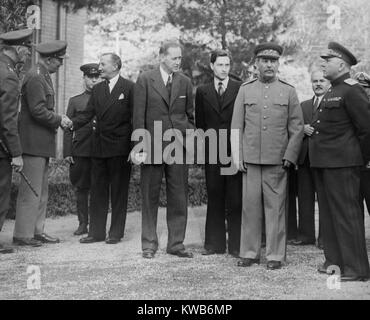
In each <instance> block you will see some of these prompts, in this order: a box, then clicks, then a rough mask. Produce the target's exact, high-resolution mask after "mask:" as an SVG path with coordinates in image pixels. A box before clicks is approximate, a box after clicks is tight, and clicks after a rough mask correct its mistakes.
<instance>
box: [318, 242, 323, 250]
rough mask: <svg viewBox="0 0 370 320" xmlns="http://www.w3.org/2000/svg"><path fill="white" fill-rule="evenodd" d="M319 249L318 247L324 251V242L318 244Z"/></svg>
mask: <svg viewBox="0 0 370 320" xmlns="http://www.w3.org/2000/svg"><path fill="white" fill-rule="evenodd" d="M317 247H318V248H319V249H320V250H324V245H323V244H322V242H318V243H317Z"/></svg>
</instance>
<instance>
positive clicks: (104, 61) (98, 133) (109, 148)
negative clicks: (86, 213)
mask: <svg viewBox="0 0 370 320" xmlns="http://www.w3.org/2000/svg"><path fill="white" fill-rule="evenodd" d="M121 67H122V62H121V59H120V57H119V56H117V55H116V54H114V53H107V54H103V55H102V56H101V58H100V63H99V71H100V76H101V78H102V79H104V80H105V81H102V82H100V83H98V84H97V85H96V86H94V88H93V90H92V93H91V98H90V100H89V102H88V104H87V107H86V109H85V110H84V111H82V112H81V113H80V114H78V115H77V116H76V117H74V118H73V119H72V121H73V130H78V129H79V128H81V127H82V126H84V125H86V124H87V123H89V122H90V121H91V120H92V119H93V118H94V116H96V130H95V133H94V138H93V139H94V142H93V151H92V167H91V172H92V177H91V196H90V227H89V234H88V236H87V237H85V238H82V239H81V240H80V242H81V243H92V242H97V241H104V240H105V239H106V223H107V215H108V208H109V194H110V199H111V207H112V217H111V225H110V230H109V234H108V237H107V239H106V241H105V242H106V243H108V244H116V243H118V242H119V241H120V240H121V239H122V238H123V234H124V230H125V223H126V213H127V199H128V187H129V182H130V173H131V165H130V163H129V162H128V161H127V160H128V155H129V154H130V151H131V141H130V138H131V132H132V124H131V123H132V106H133V87H134V83H133V82H131V81H129V80H127V79H124V78H122V77H121V76H120V74H119V72H120V70H121Z"/></svg>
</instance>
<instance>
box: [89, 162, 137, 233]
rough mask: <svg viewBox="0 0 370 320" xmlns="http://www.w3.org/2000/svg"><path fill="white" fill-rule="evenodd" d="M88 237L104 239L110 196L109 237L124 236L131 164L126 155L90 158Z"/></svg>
mask: <svg viewBox="0 0 370 320" xmlns="http://www.w3.org/2000/svg"><path fill="white" fill-rule="evenodd" d="M91 172H92V175H91V195H90V228H89V236H90V237H93V238H95V239H97V240H104V239H105V235H106V223H107V214H108V208H109V195H110V200H111V207H112V217H111V225H110V230H109V234H108V237H109V238H115V239H121V238H123V234H124V230H125V223H126V212H127V199H128V188H129V182H130V173H131V165H130V164H129V163H128V162H127V156H120V157H112V158H92V165H91Z"/></svg>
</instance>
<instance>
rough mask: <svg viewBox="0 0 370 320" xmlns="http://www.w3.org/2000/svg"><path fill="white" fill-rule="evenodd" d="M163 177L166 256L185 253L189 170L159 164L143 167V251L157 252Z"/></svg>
mask: <svg viewBox="0 0 370 320" xmlns="http://www.w3.org/2000/svg"><path fill="white" fill-rule="evenodd" d="M163 173H164V175H165V179H166V194H167V228H168V240H167V252H175V251H178V250H182V249H184V244H183V242H184V238H185V230H186V223H187V215H188V166H187V165H184V164H171V165H168V164H159V165H142V166H141V192H142V234H141V243H142V249H143V251H145V250H152V251H154V252H155V251H157V249H158V237H157V216H158V206H159V194H160V189H161V184H162V177H163Z"/></svg>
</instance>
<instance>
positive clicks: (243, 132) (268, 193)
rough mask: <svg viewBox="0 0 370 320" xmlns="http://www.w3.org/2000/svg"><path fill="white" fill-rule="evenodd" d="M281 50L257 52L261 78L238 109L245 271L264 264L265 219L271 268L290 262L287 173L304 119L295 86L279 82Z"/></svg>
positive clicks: (234, 142) (243, 91)
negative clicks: (288, 248) (262, 251)
mask: <svg viewBox="0 0 370 320" xmlns="http://www.w3.org/2000/svg"><path fill="white" fill-rule="evenodd" d="M282 51H283V48H282V47H281V46H279V45H277V44H273V43H264V44H261V45H258V46H257V47H256V49H255V55H256V65H257V68H258V70H259V77H258V79H254V80H251V81H249V82H246V83H244V84H243V85H242V86H241V87H240V90H239V93H238V96H237V98H236V101H235V106H234V113H233V117H232V123H231V128H232V129H236V130H235V131H234V132H232V138H231V146H232V153H233V159H234V162H235V164H236V166H237V167H238V168H239V170H241V171H243V172H244V174H243V210H242V230H241V238H240V257H241V260H240V261H238V266H241V267H249V266H251V265H252V264H254V263H259V261H260V253H261V233H262V232H261V231H262V217H263V215H265V221H266V257H267V260H268V262H267V268H268V269H278V268H280V267H281V263H282V261H284V259H285V251H286V191H287V176H288V172H287V171H288V169H289V167H291V166H292V165H295V164H296V161H297V158H298V154H299V150H300V146H301V143H302V138H303V116H302V110H301V107H300V104H299V101H298V97H297V94H296V91H295V89H294V87H293V86H291V85H289V84H287V83H286V82H284V81H282V80H280V79H278V78H277V77H276V73H277V71H278V67H279V57H280V55H281V54H282ZM235 132H237V136H238V138H239V139H235Z"/></svg>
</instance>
